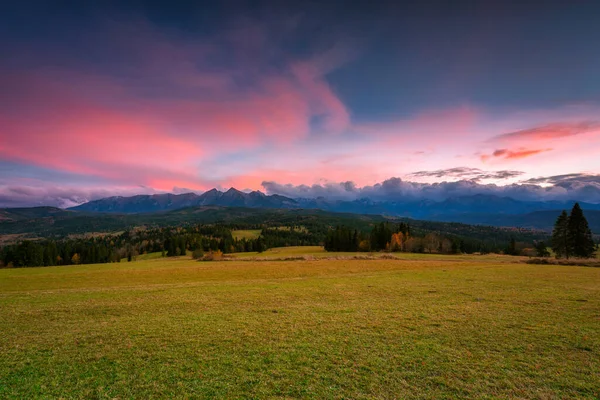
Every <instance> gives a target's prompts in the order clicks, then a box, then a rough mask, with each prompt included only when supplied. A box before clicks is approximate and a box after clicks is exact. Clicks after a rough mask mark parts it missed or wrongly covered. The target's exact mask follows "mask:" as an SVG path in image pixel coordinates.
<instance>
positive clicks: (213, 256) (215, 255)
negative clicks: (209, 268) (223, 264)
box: [202, 250, 223, 261]
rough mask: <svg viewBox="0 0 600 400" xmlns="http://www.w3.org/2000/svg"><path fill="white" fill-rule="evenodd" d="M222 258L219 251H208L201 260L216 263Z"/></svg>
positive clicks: (221, 253)
mask: <svg viewBox="0 0 600 400" xmlns="http://www.w3.org/2000/svg"><path fill="white" fill-rule="evenodd" d="M222 258H223V252H222V251H221V250H215V251H212V250H211V251H209V252H208V254H207V255H205V256H204V257H203V258H202V260H204V261H218V260H220V259H222Z"/></svg>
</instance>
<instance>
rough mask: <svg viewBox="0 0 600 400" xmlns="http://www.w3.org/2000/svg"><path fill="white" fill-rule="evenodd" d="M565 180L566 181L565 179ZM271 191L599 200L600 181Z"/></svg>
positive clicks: (272, 189)
mask: <svg viewBox="0 0 600 400" xmlns="http://www.w3.org/2000/svg"><path fill="white" fill-rule="evenodd" d="M563 183H564V182H563ZM262 186H263V188H264V189H265V191H266V192H267V193H268V194H281V195H284V196H288V197H292V198H318V197H324V198H327V199H330V200H359V199H363V198H368V199H371V200H374V201H417V200H433V201H443V200H445V199H447V198H450V197H460V196H471V195H476V194H486V195H495V196H501V197H511V198H513V199H516V200H522V201H550V200H557V201H567V200H577V201H588V202H592V203H600V184H599V183H598V182H597V181H591V180H588V181H578V182H577V183H575V182H570V184H561V183H560V182H559V183H557V184H556V185H553V186H548V187H542V186H540V185H538V184H531V183H529V182H527V181H526V182H521V183H514V184H510V185H496V184H481V183H478V182H476V181H474V180H459V181H456V182H439V183H418V182H410V181H404V180H402V179H400V178H390V179H387V180H385V181H383V182H381V183H377V184H375V185H372V186H363V187H359V186H357V185H355V184H354V183H353V182H351V181H350V182H328V183H324V184H314V185H311V186H308V185H291V184H280V183H277V182H273V181H265V182H263V183H262Z"/></svg>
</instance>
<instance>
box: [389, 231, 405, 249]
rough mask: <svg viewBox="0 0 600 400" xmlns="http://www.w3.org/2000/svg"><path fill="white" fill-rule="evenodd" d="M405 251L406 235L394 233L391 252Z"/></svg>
mask: <svg viewBox="0 0 600 400" xmlns="http://www.w3.org/2000/svg"><path fill="white" fill-rule="evenodd" d="M403 250H404V234H403V233H402V232H398V233H394V234H393V235H392V240H391V241H390V251H403Z"/></svg>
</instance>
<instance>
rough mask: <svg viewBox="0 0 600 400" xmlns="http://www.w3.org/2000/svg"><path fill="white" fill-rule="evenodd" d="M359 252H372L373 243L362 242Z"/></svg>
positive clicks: (359, 245)
mask: <svg viewBox="0 0 600 400" xmlns="http://www.w3.org/2000/svg"><path fill="white" fill-rule="evenodd" d="M358 251H371V242H369V241H368V240H366V239H365V240H361V241H360V243H359V244H358Z"/></svg>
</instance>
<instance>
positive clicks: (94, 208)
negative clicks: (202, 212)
mask: <svg viewBox="0 0 600 400" xmlns="http://www.w3.org/2000/svg"><path fill="white" fill-rule="evenodd" d="M207 205H216V206H223V207H248V208H299V207H298V204H297V202H296V201H294V200H292V199H290V198H287V197H284V196H279V195H276V194H275V195H271V196H267V195H266V194H264V193H261V192H259V191H254V192H250V193H244V192H241V191H239V190H237V189H234V188H231V189H229V190H228V191H226V192H221V191H219V190H217V189H212V190H209V191H208V192H205V193H203V194H201V195H197V194H195V193H185V194H170V193H168V194H153V195H138V196H132V197H121V196H116V197H107V198H104V199H100V200H94V201H90V202H88V203H85V204H81V205H79V206H76V207H72V208H70V209H69V210H74V211H87V212H99V213H120V214H139V213H149V212H157V211H170V210H177V209H181V208H185V207H196V206H207Z"/></svg>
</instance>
